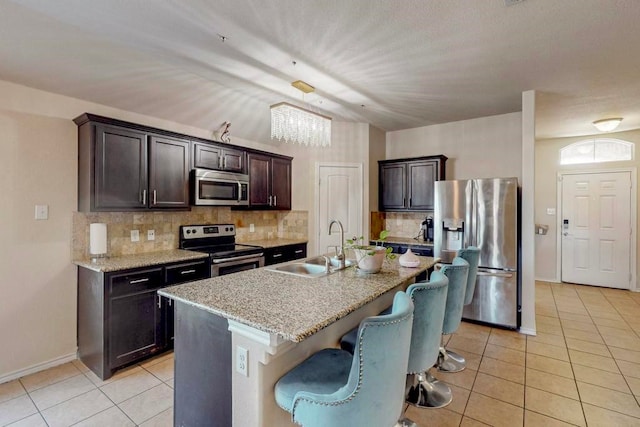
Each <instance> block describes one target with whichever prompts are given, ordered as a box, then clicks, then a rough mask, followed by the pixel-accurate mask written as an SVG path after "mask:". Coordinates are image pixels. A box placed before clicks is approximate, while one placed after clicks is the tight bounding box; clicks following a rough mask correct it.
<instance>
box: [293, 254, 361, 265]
mask: <svg viewBox="0 0 640 427" xmlns="http://www.w3.org/2000/svg"><path fill="white" fill-rule="evenodd" d="M304 262H305V264H314V265H321V266H323V267H324V265H325V259H324V257H321V256H318V257H314V258H309V259H305V260H304ZM329 262H330V263H331V267H333V268H336V267H338V266H339V265H340V261H338V260H337V259H335V258H333V257H332V258H329ZM354 262H355V261H352V260H350V259H347V260H345V261H344V266H345V268H346V267H351V266H352V265H353V264H354Z"/></svg>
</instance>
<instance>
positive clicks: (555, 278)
mask: <svg viewBox="0 0 640 427" xmlns="http://www.w3.org/2000/svg"><path fill="white" fill-rule="evenodd" d="M533 280H535V281H536V282H547V283H562V282H561V281H560V280H558V278H557V277H554V278H553V279H541V278H539V277H536V278H534V279H533Z"/></svg>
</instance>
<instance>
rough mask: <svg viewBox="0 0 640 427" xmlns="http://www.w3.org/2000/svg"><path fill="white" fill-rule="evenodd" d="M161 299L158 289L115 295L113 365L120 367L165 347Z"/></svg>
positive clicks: (111, 314) (111, 327) (111, 328)
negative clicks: (120, 295) (116, 296)
mask: <svg viewBox="0 0 640 427" xmlns="http://www.w3.org/2000/svg"><path fill="white" fill-rule="evenodd" d="M161 298H162V297H160V296H159V295H158V294H157V293H156V291H155V290H152V291H148V292H142V293H138V294H133V295H127V296H123V297H118V298H112V299H111V300H110V301H109V303H108V305H109V316H108V319H109V337H108V338H109V340H108V341H109V367H110V368H112V369H113V368H118V367H120V366H124V365H127V364H129V363H131V362H133V361H136V360H139V359H141V358H143V357H145V356H148V355H149V354H153V353H156V352H158V351H159V350H161V349H163V348H165V346H166V339H165V338H166V337H165V334H164V330H163V325H164V324H165V322H164V321H163V317H164V316H166V314H167V313H166V309H165V310H163V307H162V301H161Z"/></svg>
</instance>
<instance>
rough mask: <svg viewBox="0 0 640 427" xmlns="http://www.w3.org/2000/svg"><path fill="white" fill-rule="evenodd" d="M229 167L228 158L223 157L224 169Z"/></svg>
mask: <svg viewBox="0 0 640 427" xmlns="http://www.w3.org/2000/svg"><path fill="white" fill-rule="evenodd" d="M226 168H227V158H226V157H223V158H222V169H226Z"/></svg>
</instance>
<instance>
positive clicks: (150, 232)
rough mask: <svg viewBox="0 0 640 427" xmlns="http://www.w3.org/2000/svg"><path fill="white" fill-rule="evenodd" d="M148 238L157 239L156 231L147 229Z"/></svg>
mask: <svg viewBox="0 0 640 427" xmlns="http://www.w3.org/2000/svg"><path fill="white" fill-rule="evenodd" d="M147 240H156V231H155V230H148V231H147Z"/></svg>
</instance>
